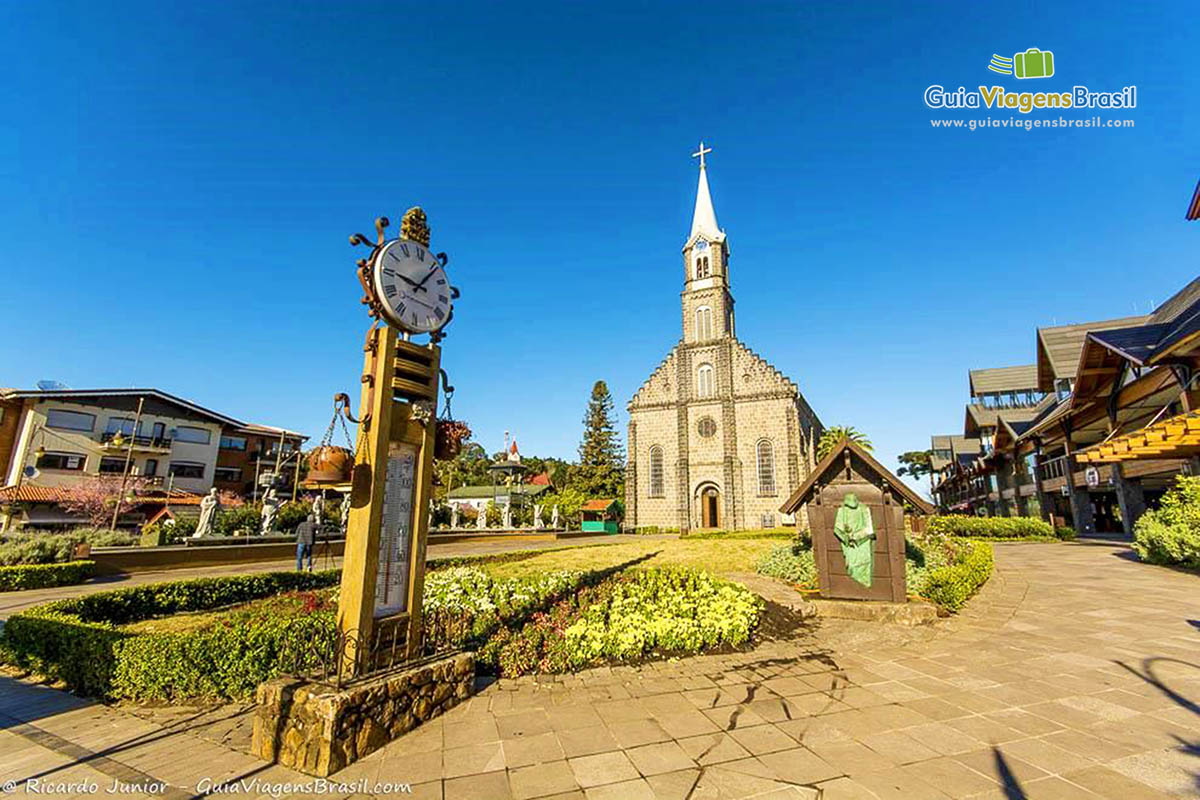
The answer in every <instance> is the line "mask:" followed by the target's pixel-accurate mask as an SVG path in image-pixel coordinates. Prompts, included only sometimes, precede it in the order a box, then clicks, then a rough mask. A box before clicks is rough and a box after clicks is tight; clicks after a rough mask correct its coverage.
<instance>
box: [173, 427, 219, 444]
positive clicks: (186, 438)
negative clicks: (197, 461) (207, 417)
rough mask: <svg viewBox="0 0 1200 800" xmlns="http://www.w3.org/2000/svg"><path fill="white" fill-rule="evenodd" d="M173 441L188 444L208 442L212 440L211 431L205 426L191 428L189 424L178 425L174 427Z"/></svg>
mask: <svg viewBox="0 0 1200 800" xmlns="http://www.w3.org/2000/svg"><path fill="white" fill-rule="evenodd" d="M175 441H177V442H187V443H189V444H208V443H210V442H211V441H212V431H210V430H208V429H207V428H193V427H192V426H191V425H180V426H179V427H178V428H176V429H175Z"/></svg>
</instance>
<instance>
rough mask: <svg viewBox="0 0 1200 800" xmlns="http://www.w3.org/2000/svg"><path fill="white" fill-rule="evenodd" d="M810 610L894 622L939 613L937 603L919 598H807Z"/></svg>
mask: <svg viewBox="0 0 1200 800" xmlns="http://www.w3.org/2000/svg"><path fill="white" fill-rule="evenodd" d="M809 604H810V605H811V606H812V614H813V616H817V617H828V618H830V619H857V620H861V621H863V622H893V623H898V624H900V625H926V624H928V623H930V622H933V621H934V620H936V619H937V617H938V610H937V606H935V605H933V604H932V603H926V602H924V601H920V600H914V601H911V602H908V603H881V602H877V601H874V600H826V599H823V598H813V599H811V600H810V601H809Z"/></svg>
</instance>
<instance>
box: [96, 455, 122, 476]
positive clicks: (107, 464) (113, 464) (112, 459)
mask: <svg viewBox="0 0 1200 800" xmlns="http://www.w3.org/2000/svg"><path fill="white" fill-rule="evenodd" d="M124 471H125V459H124V458H120V457H117V456H105V457H103V458H101V459H100V472H102V473H113V472H115V473H117V474H120V473H122V472H124Z"/></svg>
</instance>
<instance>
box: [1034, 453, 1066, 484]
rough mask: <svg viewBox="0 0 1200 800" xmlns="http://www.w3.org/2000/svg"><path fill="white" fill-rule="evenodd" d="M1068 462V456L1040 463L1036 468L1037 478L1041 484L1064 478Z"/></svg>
mask: <svg viewBox="0 0 1200 800" xmlns="http://www.w3.org/2000/svg"><path fill="white" fill-rule="evenodd" d="M1069 462H1070V456H1059V457H1058V458H1051V459H1049V460H1048V461H1043V462H1041V463H1040V464H1038V468H1037V471H1038V478H1040V479H1041V481H1042V482H1043V483H1045V482H1046V481H1052V480H1054V479H1055V478H1065V477H1066V476H1067V469H1068V464H1069Z"/></svg>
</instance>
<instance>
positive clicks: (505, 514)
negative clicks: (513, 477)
mask: <svg viewBox="0 0 1200 800" xmlns="http://www.w3.org/2000/svg"><path fill="white" fill-rule="evenodd" d="M500 519H501V522H500V524H501V526H502V527H504V528H505V529H508V528H511V527H512V500H505V501H504V508H502V509H501V510H500Z"/></svg>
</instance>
